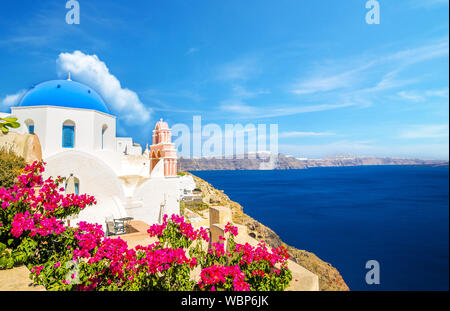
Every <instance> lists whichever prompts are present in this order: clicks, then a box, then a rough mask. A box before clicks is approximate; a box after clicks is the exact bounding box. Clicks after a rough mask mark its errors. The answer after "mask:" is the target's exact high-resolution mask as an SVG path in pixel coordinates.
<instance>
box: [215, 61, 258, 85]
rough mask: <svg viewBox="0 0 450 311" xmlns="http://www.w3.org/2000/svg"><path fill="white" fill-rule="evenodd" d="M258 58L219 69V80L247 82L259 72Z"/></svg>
mask: <svg viewBox="0 0 450 311" xmlns="http://www.w3.org/2000/svg"><path fill="white" fill-rule="evenodd" d="M257 63H258V60H257V59H256V58H244V59H240V60H237V61H233V62H230V63H227V64H224V65H222V66H220V67H219V70H218V78H219V79H220V80H225V81H237V80H247V79H249V78H250V76H252V75H254V74H255V73H256V72H258V68H257Z"/></svg>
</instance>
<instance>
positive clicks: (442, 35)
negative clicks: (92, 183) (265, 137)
mask: <svg viewBox="0 0 450 311" xmlns="http://www.w3.org/2000/svg"><path fill="white" fill-rule="evenodd" d="M65 2H66V1H64V0H60V1H36V0H34V1H24V0H17V1H8V2H6V1H2V3H1V4H0V68H1V74H0V111H9V106H10V105H14V104H15V103H16V100H17V98H19V97H20V94H23V91H24V90H25V89H27V88H28V87H29V86H31V85H33V84H36V83H38V82H42V81H45V80H50V79H55V78H66V75H67V71H68V70H70V71H71V72H72V78H73V79H74V80H78V81H80V82H84V83H89V84H90V85H91V87H93V88H97V90H98V91H99V92H100V93H101V94H102V95H103V97H104V98H105V100H106V101H107V104H108V105H109V106H110V107H111V110H112V111H113V113H115V114H116V115H117V116H118V127H119V129H118V134H119V135H120V136H132V137H134V138H135V140H137V141H138V142H140V143H141V144H145V143H147V142H150V140H151V130H152V127H153V125H154V123H155V122H156V121H157V120H159V118H161V117H162V118H164V119H165V120H167V121H168V122H169V123H170V125H173V124H176V123H185V124H187V125H189V126H191V125H192V117H193V116H194V115H198V116H201V117H202V122H203V124H208V123H215V124H218V125H219V126H221V127H223V126H224V125H225V124H226V123H231V124H234V123H242V124H247V123H253V124H267V125H269V124H278V132H279V147H278V149H279V151H280V152H282V153H286V154H292V155H294V156H297V157H325V156H328V155H333V154H336V153H351V154H358V155H376V156H393V157H408V158H411V157H420V158H432V159H448V142H449V137H448V132H449V128H448V124H449V110H448V94H449V91H448V88H449V80H448V75H449V72H448V70H449V69H448V67H449V55H448V51H449V46H448V41H449V37H448V33H449V30H448V23H449V16H448V0H395V1H392V0H389V1H388V0H379V3H380V14H381V22H380V24H379V25H368V24H366V21H365V15H366V13H367V11H368V10H367V9H366V8H365V3H366V1H365V0H346V1H332V0H323V1H301V0H291V1H287V0H277V1H274V0H272V1H268V0H245V1H237V0H236V1H210V0H209V1H207V0H204V1H199V0H198V1H197V0H189V1H188V0H184V1H181V0H179V1H176V0H170V1H169V0H168V1H148V0H146V1H126V2H125V1H118V0H117V1H112V0H110V1H92V0H90V1H86V0H79V3H80V24H79V25H69V24H66V22H65V15H66V12H67V11H68V9H66V8H65Z"/></svg>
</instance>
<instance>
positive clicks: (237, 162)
mask: <svg viewBox="0 0 450 311" xmlns="http://www.w3.org/2000/svg"><path fill="white" fill-rule="evenodd" d="M272 160H273V159H272ZM270 162H271V161H270V155H269V154H267V153H262V154H256V155H255V154H252V156H251V157H248V155H244V156H242V157H237V156H233V158H232V159H227V158H223V157H219V158H197V159H191V158H182V157H181V158H179V159H178V171H205V170H207V171H214V170H261V169H277V170H292V169H307V168H310V167H335V166H361V165H433V166H436V165H448V161H439V160H422V159H398V158H379V157H334V158H324V159H297V158H294V157H292V156H286V155H283V154H279V155H278V157H277V158H276V161H273V163H270Z"/></svg>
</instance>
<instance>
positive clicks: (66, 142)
mask: <svg viewBox="0 0 450 311" xmlns="http://www.w3.org/2000/svg"><path fill="white" fill-rule="evenodd" d="M62 147H63V148H74V147H75V122H73V121H71V120H66V121H64V123H63V127H62Z"/></svg>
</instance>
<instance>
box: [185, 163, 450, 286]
mask: <svg viewBox="0 0 450 311" xmlns="http://www.w3.org/2000/svg"><path fill="white" fill-rule="evenodd" d="M193 173H194V174H195V175H197V176H199V177H200V178H203V179H205V180H206V181H208V182H209V183H211V184H212V185H213V186H214V187H216V188H218V189H221V190H224V192H225V193H226V194H227V195H228V196H229V197H230V199H231V200H233V201H236V202H238V203H240V204H241V205H242V206H243V207H244V211H245V213H247V214H248V215H250V216H252V217H253V218H255V219H257V220H258V221H260V222H261V223H263V224H265V225H267V226H268V227H270V228H272V229H273V230H274V231H275V232H276V233H277V234H278V235H279V236H280V237H281V239H282V240H283V241H284V242H286V243H287V244H289V245H292V246H295V247H297V248H299V249H304V250H307V251H310V252H313V253H315V254H316V255H317V256H319V258H321V259H322V260H324V261H327V262H329V263H331V264H332V265H333V266H335V267H336V268H337V269H338V270H339V272H340V273H341V275H342V276H343V278H344V280H345V282H346V283H347V285H348V286H349V287H350V289H351V290H448V289H449V256H448V255H449V254H448V250H449V188H448V186H449V169H448V167H414V166H360V167H331V168H311V169H307V170H279V171H197V172H193ZM368 260H377V261H378V262H379V263H380V284H379V285H376V284H373V285H368V284H366V281H365V276H366V273H367V272H368V271H369V269H366V267H365V266H366V262H367V261H368Z"/></svg>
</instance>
